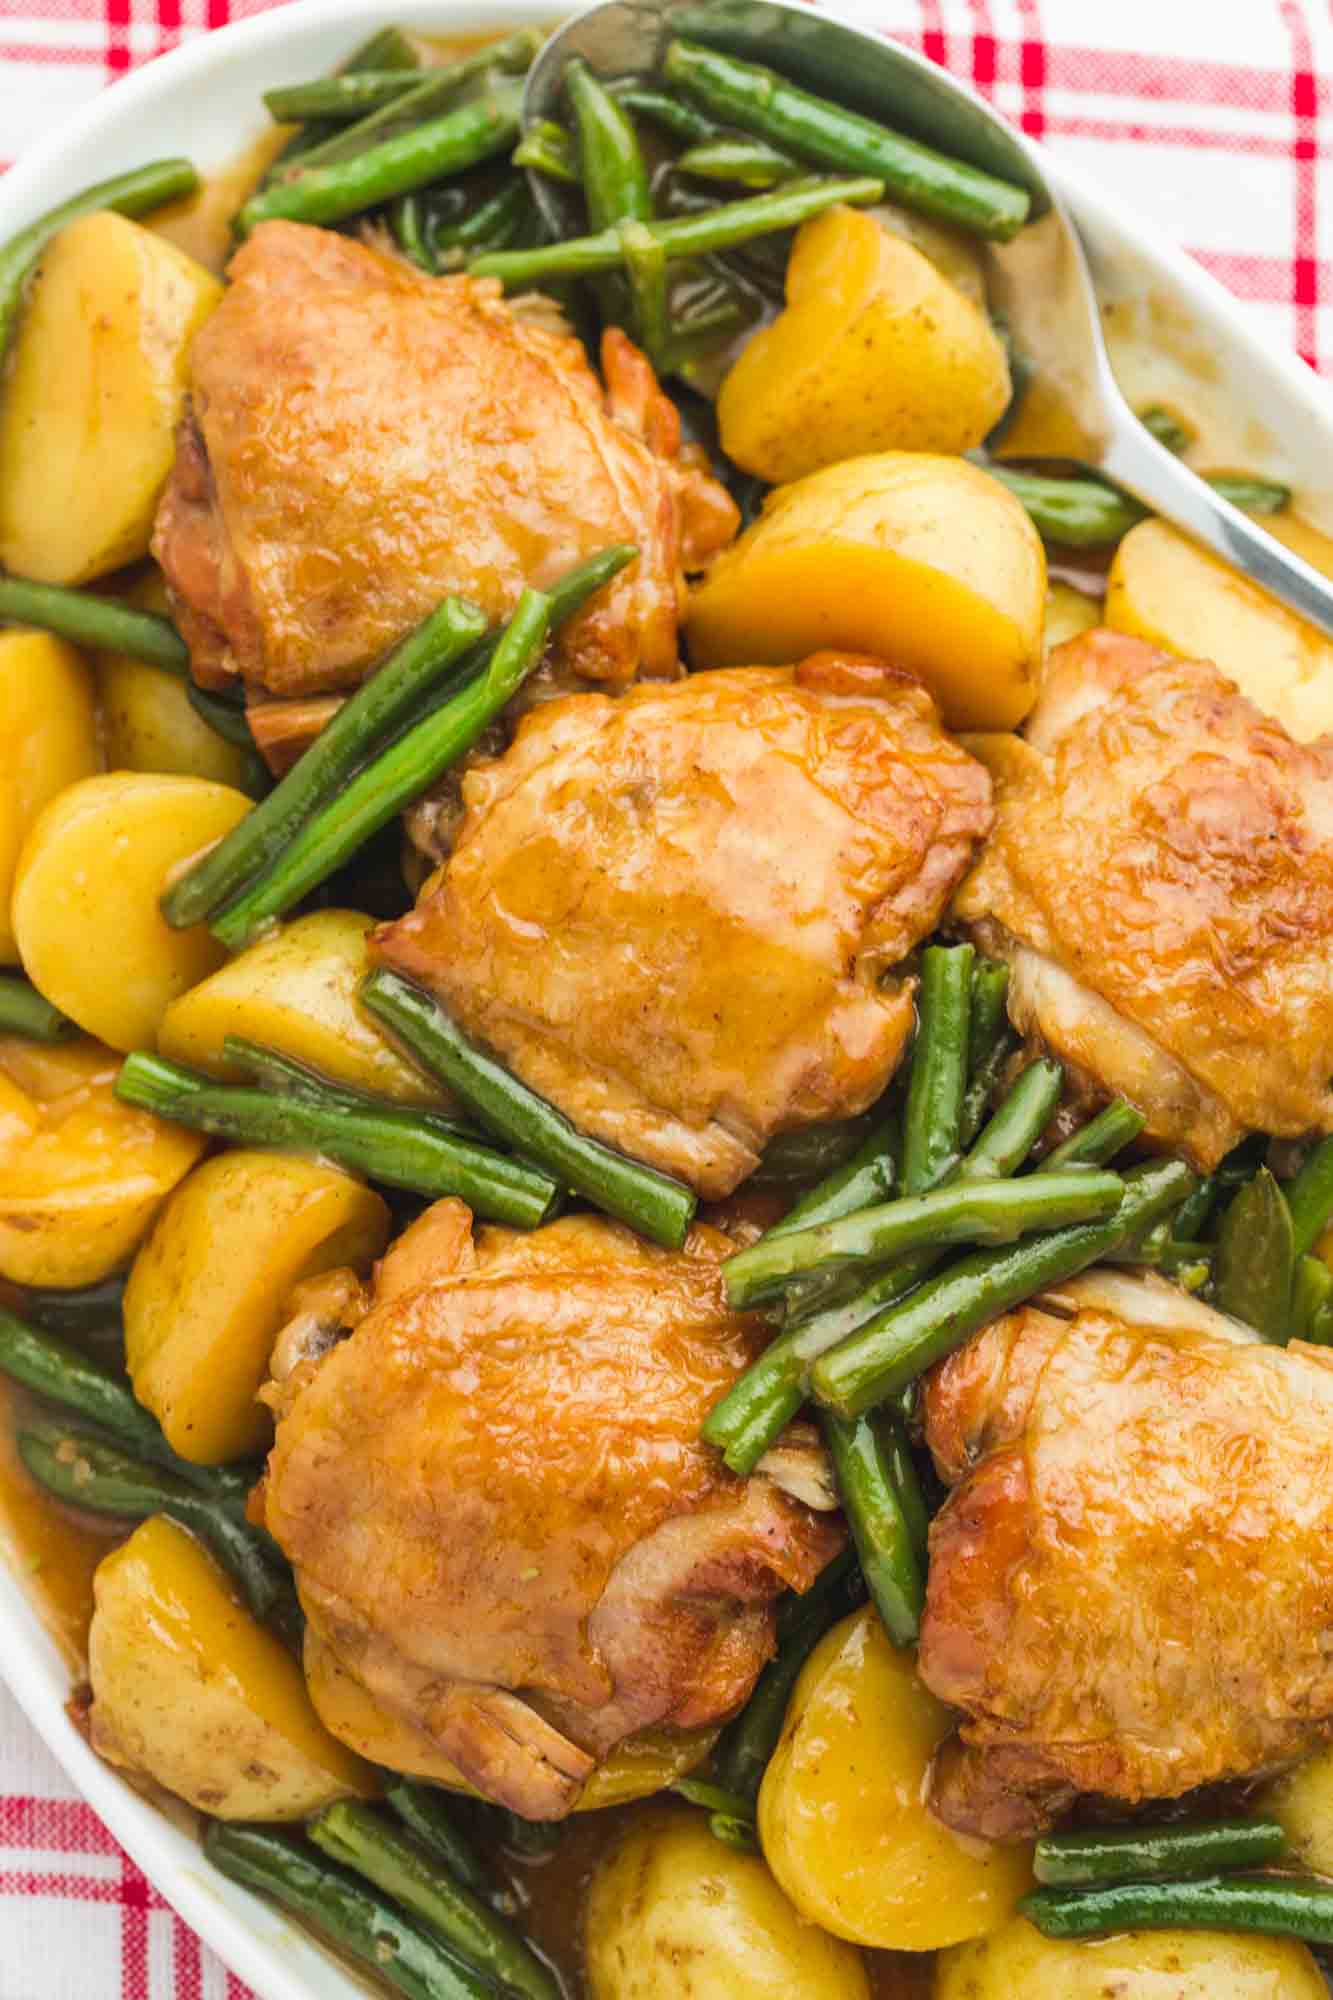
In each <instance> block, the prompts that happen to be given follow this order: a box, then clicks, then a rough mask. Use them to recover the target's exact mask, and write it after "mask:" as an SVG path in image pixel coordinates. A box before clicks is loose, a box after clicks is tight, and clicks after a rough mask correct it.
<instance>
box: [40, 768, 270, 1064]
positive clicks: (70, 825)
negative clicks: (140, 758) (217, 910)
mask: <svg viewBox="0 0 1333 2000" xmlns="http://www.w3.org/2000/svg"><path fill="white" fill-rule="evenodd" d="M249 809H250V801H249V799H248V798H246V796H245V794H244V793H243V792H236V791H233V790H232V789H231V787H230V786H229V785H213V784H209V783H208V782H207V781H206V780H205V779H203V778H179V777H160V776H156V775H149V774H148V773H146V772H139V771H109V772H107V773H106V774H105V775H104V776H101V777H96V778H85V779H83V780H82V782H81V783H79V784H77V785H71V786H70V787H69V788H68V790H66V791H63V792H61V793H60V795H59V796H58V797H57V798H55V799H53V800H52V801H51V803H50V805H48V806H47V808H46V810H45V811H44V812H43V813H41V814H40V815H39V817H38V819H37V821H36V823H35V825H34V826H33V828H32V831H31V832H30V833H29V835H28V838H27V840H26V841H25V842H24V845H23V852H22V853H21V854H20V856H19V864H18V871H17V875H16V878H15V883H14V900H13V906H12V908H13V922H14V935H15V938H16V939H17V941H18V948H19V952H20V954H21V956H22V959H23V965H24V969H25V970H26V972H27V974H28V977H29V978H30V979H31V980H32V983H33V985H34V986H36V987H37V989H38V990H39V992H41V993H44V994H45V995H46V998H47V999H48V1000H50V1001H51V1002H52V1004H53V1005H54V1006H56V1007H59V1008H60V1009H61V1010H62V1011H63V1012H64V1013H66V1014H68V1015H69V1017H70V1019H71V1020H74V1021H77V1022H78V1024H79V1026H80V1027H81V1028H86V1029H87V1031H88V1033H89V1034H90V1035H96V1036H97V1038H98V1039H99V1041H103V1042H109V1043H110V1045H111V1047H112V1048H113V1049H122V1050H124V1051H125V1052H126V1053H128V1052H129V1051H130V1050H131V1049H142V1048H152V1046H153V1043H154V1041H155V1040H156V1037H157V1026H158V1022H159V1021H160V1020H161V1019H162V1016H163V1014H164V1013H165V1012H166V1010H167V1007H168V1006H169V1005H170V1003H171V1002H172V1001H173V1000H174V999H175V998H176V996H177V995H178V994H180V993H183V992H184V991H185V990H186V988H187V987H190V986H193V985H194V984H195V983H196V981H197V980H200V979H203V978H204V977H205V976H206V975H207V974H208V973H210V972H212V971H214V970H215V968H216V967H217V966H219V965H220V964H221V963H222V960H223V959H224V957H225V956H226V953H225V952H224V951H223V948H222V946H221V945H220V944H218V943H217V942H216V941H215V939H213V938H212V937H211V936H210V935H209V933H208V931H207V929H206V928H205V927H204V926H203V925H202V924H196V925H195V926H194V928H193V929H191V930H186V931H173V930H171V929H170V928H169V926H168V925H167V923H166V920H165V919H164V917H163V916H162V912H161V910H160V909H159V907H158V904H159V901H160V899H161V896H162V892H163V890H164V889H165V888H166V886H167V883H168V881H169V879H170V877H171V876H172V874H173V872H174V871H175V870H176V869H177V868H178V867H179V866H180V865H181V863H182V862H185V861H188V860H189V858H190V857H191V856H192V855H195V854H198V853H199V852H200V851H201V850H202V849H203V848H205V847H208V846H211V845H212V843H213V842H214V841H215V840H220V839H221V837H222V835H223V834H224V833H229V832H230V831H231V829H232V827H234V826H235V824H236V822H237V821H238V820H239V819H242V818H244V816H245V814H246V813H247V812H248V811H249Z"/></svg>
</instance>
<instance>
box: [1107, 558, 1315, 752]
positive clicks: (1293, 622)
mask: <svg viewBox="0 0 1333 2000" xmlns="http://www.w3.org/2000/svg"><path fill="white" fill-rule="evenodd" d="M1105 620H1106V623H1107V624H1108V625H1109V626H1110V627H1111V629H1112V630H1113V631H1115V632H1129V633H1132V634H1133V636H1134V637H1135V638H1137V639H1147V640H1148V641H1149V642H1150V643H1151V644H1152V645H1154V646H1162V647H1165V649H1166V651H1167V652H1169V653H1179V654H1181V655H1182V656H1183V657H1184V658H1185V659H1189V660H1211V661H1212V662H1213V663H1214V665H1215V666H1218V667H1220V668H1221V670H1222V672H1223V673H1224V674H1226V675H1227V676H1228V677H1229V678H1230V679H1231V680H1233V681H1235V683H1236V685H1237V687H1238V688H1239V689H1240V691H1241V693H1242V694H1246V695H1248V696H1249V698H1250V700H1251V701H1252V702H1253V703H1254V704H1255V706H1256V707H1257V708H1262V709H1264V710H1265V711H1266V712H1267V713H1268V714H1269V715H1272V716H1276V718H1277V720H1278V721H1279V722H1280V723H1282V725H1283V726H1284V728H1285V729H1286V730H1287V732H1288V734H1289V735H1291V736H1294V737H1295V738H1296V740H1297V741H1298V742H1301V743H1308V742H1310V741H1311V740H1312V739H1313V738H1314V737H1316V736H1322V735H1323V734H1325V732H1326V731H1329V730H1333V641H1330V640H1328V639H1326V638H1324V636H1323V634H1322V633H1319V632H1316V631H1315V629H1314V627H1313V626H1312V625H1307V624H1306V623H1305V620H1304V619H1303V618H1298V617H1297V616H1296V614H1295V612H1294V611H1288V610H1287V609H1286V607H1285V605H1282V604H1279V603H1278V602H1277V600H1276V599H1275V598H1272V597H1270V596H1269V595H1268V593H1267V592H1266V591H1264V590H1261V589H1260V588H1259V586H1258V584H1257V583H1251V582H1249V580H1248V579H1247V578H1246V577H1243V576H1240V575H1238V574H1237V572H1236V571H1235V570H1234V569H1231V568H1229V566H1228V565H1227V564H1226V563H1224V562H1222V561H1221V560H1220V559H1219V558H1218V557H1217V556H1213V555H1208V554H1206V553H1205V551H1204V550H1203V549H1201V548H1197V547H1196V546H1195V544H1194V543H1193V542H1191V541H1190V540H1189V539H1188V538H1187V537H1186V536H1184V535H1182V534H1179V533H1178V532H1177V531H1176V529H1174V528H1171V527H1168V526H1167V524H1166V522H1165V521H1140V523H1139V525H1138V527H1137V528H1131V529H1130V531H1129V533H1128V534H1127V535H1126V536H1125V539H1124V540H1123V542H1121V544H1120V547H1119V548H1118V549H1117V550H1116V554H1115V560H1114V562H1113V563H1112V564H1111V573H1110V576H1109V577H1108V578H1107V584H1106V612H1105Z"/></svg>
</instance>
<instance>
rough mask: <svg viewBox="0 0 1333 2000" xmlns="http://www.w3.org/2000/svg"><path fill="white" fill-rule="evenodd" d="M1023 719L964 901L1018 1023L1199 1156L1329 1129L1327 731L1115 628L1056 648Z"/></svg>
mask: <svg viewBox="0 0 1333 2000" xmlns="http://www.w3.org/2000/svg"><path fill="white" fill-rule="evenodd" d="M1026 738H1027V740H1026V742H1024V741H1022V740H1020V739H1018V738H1016V737H1010V738H1007V739H1003V740H1000V739H992V742H993V743H994V744H995V745H996V748H995V750H994V753H993V754H992V753H991V752H989V751H988V755H987V761H988V762H989V763H990V764H991V769H992V774H993V775H994V777H995V779H996V820H995V831H994V833H993V835H992V837H991V839H990V841H989V842H988V844H987V846H986V849H985V851H984V853H983V855H982V857H981V861H980V863H979V865H978V866H977V868H976V869H975V870H974V872H973V873H972V875H971V876H970V877H969V878H968V880H967V882H966V883H965V884H964V885H963V888H962V890H961V892H960V894H959V896H958V898H957V901H956V904H955V914H956V915H957V916H959V917H960V918H962V919H965V920H967V921H969V922H970V923H971V924H972V925H973V926H974V927H975V929H976V933H977V936H978V940H979V942H980V943H981V944H982V945H983V946H984V948H985V949H986V950H988V951H992V952H996V953H998V954H1000V955H1001V956H1003V957H1005V958H1007V959H1008V960H1009V961H1010V964H1011V968H1012V976H1011V982H1010V1010H1011V1012H1012V1014H1013V1016H1014V1019H1015V1022H1016V1023H1017V1025H1018V1026H1019V1027H1020V1028H1021V1029H1022V1030H1024V1031H1025V1032H1027V1033H1029V1034H1031V1035H1032V1036H1034V1037H1035V1038H1037V1039H1040V1040H1043V1041H1045V1042H1046V1043H1047V1044H1048V1045H1049V1046H1050V1047H1051V1048H1053V1049H1054V1050H1055V1052H1056V1053H1057V1054H1058V1055H1059V1056H1060V1057H1061V1058H1062V1059H1063V1060H1064V1061H1065V1062H1067V1063H1070V1064H1072V1065H1073V1066H1074V1068H1075V1070H1076V1071H1078V1072H1080V1073H1081V1074H1082V1076H1083V1078H1084V1079H1085V1081H1090V1082H1091V1083H1092V1084H1093V1085H1095V1086H1096V1087H1097V1088H1099V1089H1100V1090H1103V1091H1105V1092H1108V1093H1114V1092H1117V1091H1119V1092H1123V1094H1124V1095H1125V1096H1127V1097H1129V1098H1130V1099H1132V1101H1133V1102H1134V1103H1135V1104H1137V1105H1138V1107H1139V1108H1140V1110H1142V1111H1144V1112H1145V1113H1146V1114H1147V1116H1148V1120H1149V1124H1148V1131H1149V1133H1150V1135H1151V1136H1152V1137H1154V1138H1156V1139H1158V1140H1160V1141H1163V1142H1164V1143H1166V1144H1168V1145H1170V1146H1172V1147H1175V1148H1179V1149H1181V1150H1183V1151H1184V1152H1186V1153H1187V1154H1188V1155H1189V1156H1190V1158H1191V1159H1192V1160H1193V1161H1194V1163H1195V1164H1196V1165H1198V1166H1201V1167H1203V1168H1211V1167H1213V1166H1215V1165H1216V1163H1217V1161H1218V1160H1219V1159H1220V1158H1221V1157H1222V1155H1223V1154H1224V1153H1225V1152H1226V1151H1228V1149H1229V1148H1230V1147H1231V1146H1232V1145H1234V1144H1235V1143H1236V1141H1237V1140H1239V1139H1240V1138H1241V1137H1242V1136H1243V1135H1244V1134H1245V1133H1246V1132H1247V1131H1250V1130H1262V1131H1267V1132H1272V1133H1276V1134H1278V1135H1281V1136H1285V1137H1297V1136H1300V1135H1302V1134H1305V1133H1309V1132H1328V1131H1331V1130H1333V1089H1331V1088H1330V1076H1331V1075H1333V740H1330V739H1325V741H1323V742H1322V743H1313V744H1303V743H1294V742H1293V741H1292V740H1291V739H1290V738H1289V737H1288V736H1287V734H1286V733H1285V731H1284V730H1283V729H1282V727H1281V725H1280V724H1279V723H1277V722H1274V721H1272V720H1270V719H1269V718H1268V717H1266V716H1264V715H1262V714H1261V713H1260V711H1259V710H1258V709H1257V708H1255V707H1254V706H1253V704H1252V703H1251V702H1249V701H1247V700H1246V699H1245V698H1244V696H1242V695H1241V694H1240V693H1238V691H1237V690H1236V688H1235V686H1234V685H1233V684H1232V683H1231V682H1230V681H1228V680H1226V679H1225V678H1224V677H1223V676H1222V675H1221V674H1220V673H1218V671H1217V670H1216V668H1214V667H1211V666H1208V665H1206V664H1204V663H1202V662H1199V661H1192V660H1180V659H1176V658H1174V657H1172V656H1170V655H1168V654H1165V653H1159V652H1157V651H1156V650H1155V649H1154V648H1153V647H1151V646H1147V645H1144V644H1143V643H1142V642H1141V641H1140V640H1137V639H1128V638H1125V637H1123V636H1121V635H1119V634H1117V633H1112V632H1104V631H1095V632H1090V633H1087V634H1084V635H1082V636H1081V637H1079V638H1077V639H1073V640H1070V641H1069V643H1068V644H1067V645H1064V646H1061V647H1059V648H1058V649H1057V650H1056V651H1055V652H1054V653H1052V655H1051V657H1050V660H1049V662H1048V664H1047V671H1046V676H1045V679H1044V681H1043V684H1042V691H1041V698H1040V700H1039V702H1038V704H1037V707H1036V708H1035V709H1034V710H1033V712H1032V714H1031V716H1030V717H1029V718H1028V723H1027V729H1026Z"/></svg>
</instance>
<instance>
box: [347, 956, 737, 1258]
mask: <svg viewBox="0 0 1333 2000" xmlns="http://www.w3.org/2000/svg"><path fill="white" fill-rule="evenodd" d="M360 997H361V1003H362V1005H363V1006H364V1007H366V1008H367V1009H368V1010H369V1011H370V1012H371V1013H372V1014H373V1015H374V1016H375V1018H376V1020H378V1021H382V1022H383V1023H384V1025H385V1027H387V1028H389V1029H390V1030H391V1031H392V1032H393V1033H394V1034H395V1035H396V1036H397V1037H398V1039H399V1040H400V1041H401V1042H402V1043H403V1045H404V1046H405V1047H406V1048H407V1050H408V1051H409V1053H410V1054H411V1055H412V1056H413V1057H414V1058H415V1060H416V1061H417V1062H418V1063H420V1064H421V1065H422V1067H423V1068H424V1069H425V1070H426V1071H427V1072H428V1073H429V1074H430V1075H431V1076H435V1077H438V1078H439V1080H440V1081H441V1082H442V1083H445V1084H447V1085H448V1087H449V1089H450V1090H452V1091H453V1093H454V1095H455V1096H456V1097H458V1098H460V1099H461V1100H462V1102H463V1103H464V1104H466V1105H468V1106H469V1107H470V1108H471V1109H472V1110H473V1111H474V1112H475V1113H476V1115H477V1117H478V1118H479V1119H480V1121H481V1123H482V1124H483V1125H485V1126H487V1127H489V1129H490V1130H491V1131H492V1132H495V1133H498V1134H499V1136H500V1137H501V1138H503V1139H507V1140H508V1141H509V1142H510V1144H511V1145H513V1146H516V1147H518V1148H519V1149H520V1150H521V1151H522V1152H523V1153H525V1154H526V1155H528V1156H529V1157H530V1158H531V1159H533V1160H536V1161H538V1162H539V1163H540V1164H541V1165H542V1166H544V1167H546V1168H547V1169H548V1170H549V1171H550V1172H551V1173H552V1174H554V1175H555V1177H556V1179H557V1180H558V1181H560V1182H562V1183H563V1184H564V1186H566V1187H568V1188H571V1189H573V1191H574V1192H575V1193H576V1194H580V1195H582V1196H583V1197H584V1199H585V1200H586V1201H590V1202H592V1203H593V1205H594V1207H597V1208H600V1209H603V1210H605V1212H606V1213H607V1214H608V1215H614V1216H616V1217H617V1218H618V1219H619V1220H620V1221H621V1222H627V1223H628V1224H629V1225H630V1227H631V1228H633V1229H637V1230H639V1231H640V1232H641V1234H643V1235H644V1236H648V1237H651V1238H652V1240H653V1242H655V1243H661V1244H664V1245H665V1246H666V1247H667V1249H669V1250H679V1249H680V1247H681V1245H682V1244H683V1243H684V1241H685V1237H686V1234H687V1232H688V1230H689V1226H690V1223H691V1222H692V1221H693V1219H694V1211H695V1209H696V1207H697V1206H698V1203H697V1201H696V1198H695V1196H694V1195H693V1194H692V1193H691V1191H690V1190H689V1188H687V1187H683V1186H682V1185H681V1183H680V1182H679V1181H673V1180H669V1179H668V1178H667V1176H666V1175H665V1174H659V1173H657V1172H656V1171H655V1170H654V1169H653V1168H652V1167H645V1166H643V1165H642V1164H641V1163H640V1162H639V1161H638V1160H631V1159H627V1158H626V1156H625V1155H624V1154H623V1153H617V1152H614V1151H613V1150H612V1148H611V1147H610V1146H603V1145H601V1144H600V1143H599V1142H598V1141H597V1140H596V1139H588V1138H585V1137H584V1135H583V1134H582V1133H581V1132H579V1131H577V1130H576V1129H575V1127H574V1126H573V1125H572V1124H571V1123H570V1121H569V1119H567V1118H566V1117H565V1116H564V1114H563V1113H562V1112H560V1111H557V1110H556V1109H555V1107H554V1106H553V1105H550V1104H547V1103H546V1101H545V1100H544V1099H543V1098H540V1097H538V1096H537V1094H536V1092H535V1091H531V1090H529V1089H528V1088H527V1086H526V1084H522V1083H520V1082H519V1080H518V1078H517V1077H515V1076H511V1075H510V1073H509V1071H508V1070H506V1069H504V1068H503V1067H502V1066H501V1064H499V1063H498V1062H496V1061H495V1060H494V1059H493V1058H492V1057H491V1056H488V1055H485V1054H483V1052H482V1051H481V1050H480V1049H478V1048H476V1047H474V1046H473V1044H472V1043H471V1042H469V1041H468V1040H467V1038H466V1036H465V1035H463V1034H462V1033H461V1032H460V1031H459V1029H458V1028H457V1027H456V1026H455V1025H454V1023H453V1022H452V1021H451V1020H450V1019H449V1017H448V1015H447V1014H445V1013H444V1012H443V1010H442V1009H441V1008H440V1007H439V1006H437V1005H436V1003H435V1001H434V1000H433V999H432V998H431V996H430V995H429V994H428V993H425V992H423V991H422V989H421V988H420V987H417V986H413V985H411V984H409V982H408V981H407V980H405V979H402V978H400V977H399V976H398V974H397V973H394V972H386V971H383V970H381V971H378V972H374V973H372V974H371V976H370V978H369V979H368V980H367V981H366V983H365V985H364V986H363V987H362V988H361V995H360Z"/></svg>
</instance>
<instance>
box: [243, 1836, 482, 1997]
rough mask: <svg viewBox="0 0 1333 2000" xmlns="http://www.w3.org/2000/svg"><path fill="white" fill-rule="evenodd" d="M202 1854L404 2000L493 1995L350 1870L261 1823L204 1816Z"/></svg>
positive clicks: (468, 1969) (477, 1976) (475, 1974)
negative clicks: (234, 1822) (229, 1822)
mask: <svg viewBox="0 0 1333 2000" xmlns="http://www.w3.org/2000/svg"><path fill="white" fill-rule="evenodd" d="M203 1849H204V1854H205V1857H206V1858H207V1859H208V1860H209V1861H211V1862H212V1863H213V1866H214V1867H215V1868H217V1869H219V1870H220V1871H221V1873H222V1874H224V1875H226V1876H229V1877H230V1879H231V1880H232V1881H233V1882H241V1883H244V1885H245V1887H246V1888H247V1889H256V1890H258V1891H259V1892H260V1894H262V1895H265V1896H270V1897H272V1898H273V1900H274V1901H275V1902H277V1903H281V1904H282V1905H283V1906H284V1908H286V1909H289V1910H292V1911H294V1912H295V1913H296V1915H297V1916H299V1917H303V1918H304V1919H305V1920H306V1922H307V1923H310V1924H313V1926H314V1927H315V1929H316V1930H318V1931H321V1932H322V1933H323V1934H324V1936H325V1937H326V1938H327V1939H328V1940H329V1942H330V1943H331V1944H333V1945H335V1946H336V1947H337V1949H338V1950H339V1951H340V1952H344V1953H345V1954H346V1955H347V1956H348V1957H349V1958H353V1959H359V1960H360V1962H361V1963H362V1964H363V1965H365V1966H367V1967H368V1968H369V1969H370V1971H371V1972H372V1973H374V1974H375V1976H376V1977H377V1978H379V1979H385V1980H387V1981H388V1982H389V1984H390V1985H391V1986H396V1987H397V1988H398V1991H399V1992H400V1993H405V1994H407V1996H408V2000H493V1996H494V1987H493V1986H492V1984H491V1982H490V1981H489V1980H488V1979H486V1978H485V1977H484V1976H483V1975H482V1974H481V1973H479V1972H475V1971H473V1969H472V1968H471V1967H470V1966H465V1965H462V1964H460V1962H459V1961H458V1959H456V1958H455V1957H454V1956H453V1954H452V1953H451V1952H449V1951H447V1950H446V1949H445V1947H444V1946H443V1945H441V1944H439V1943H438V1942H437V1941H436V1940H435V1939H434V1938H432V1937H429V1936H427V1934H426V1932H425V1931H423V1930H421V1929H420V1928H419V1926H418V1925H416V1924H415V1923H413V1922H412V1921H411V1920H410V1919H409V1918H407V1917H405V1916H403V1914H402V1913H401V1911H400V1910H398V1908H397V1907H396V1906H395V1905H394V1904H393V1903H391V1902H389V1901H387V1900H386V1899H385V1898H384V1897H382V1896H376V1895H374V1894H372V1892H371V1891H370V1890H369V1889H367V1888H366V1887H365V1886H364V1884H363V1883H362V1882H361V1881H360V1880H359V1878H358V1877H357V1876H355V1875H353V1874H352V1873H351V1872H350V1871H349V1870H347V1869H343V1868H338V1867H335V1866H334V1865H333V1864H331V1863H330V1862H328V1861H326V1860H325V1859H324V1857H323V1856H322V1855H321V1856H318V1857H317V1856H316V1855H315V1854H314V1853H312V1851H311V1850H310V1849H309V1848H308V1847H305V1846H303V1845H298V1843H297V1842H296V1841H295V1840H293V1839H292V1837H291V1836H290V1835H289V1834H285V1833H274V1832H273V1831H271V1829H269V1828H268V1827H262V1826H236V1825H226V1824H224V1823H223V1822H222V1821H221V1820H216V1819H215V1820H210V1821H209V1823H208V1825H207V1827H206V1828H205V1831H204V1838H203Z"/></svg>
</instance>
